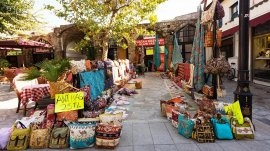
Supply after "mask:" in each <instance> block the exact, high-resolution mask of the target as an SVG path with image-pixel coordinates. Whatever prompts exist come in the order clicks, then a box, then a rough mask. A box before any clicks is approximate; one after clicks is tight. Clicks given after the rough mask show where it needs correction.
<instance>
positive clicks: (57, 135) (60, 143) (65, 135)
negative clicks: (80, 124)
mask: <svg viewBox="0 0 270 151" xmlns="http://www.w3.org/2000/svg"><path fill="white" fill-rule="evenodd" d="M68 141H69V128H68V127H67V126H66V125H65V124H64V122H62V125H60V126H58V125H57V123H55V124H54V126H53V128H52V131H51V136H50V142H49V148H55V149H58V148H67V147H68V144H69V142H68Z"/></svg>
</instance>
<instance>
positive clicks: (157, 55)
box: [154, 34, 160, 67]
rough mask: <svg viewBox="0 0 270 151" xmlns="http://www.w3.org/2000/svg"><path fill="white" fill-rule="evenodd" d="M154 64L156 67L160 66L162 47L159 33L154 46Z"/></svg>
mask: <svg viewBox="0 0 270 151" xmlns="http://www.w3.org/2000/svg"><path fill="white" fill-rule="evenodd" d="M154 64H155V66H156V67H159V66H160V47H159V44H158V35H157V34H156V42H155V46H154Z"/></svg>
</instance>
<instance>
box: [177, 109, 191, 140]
mask: <svg viewBox="0 0 270 151" xmlns="http://www.w3.org/2000/svg"><path fill="white" fill-rule="evenodd" d="M193 128H194V122H193V121H192V120H190V119H188V117H187V116H186V115H181V114H180V115H179V116H178V133H179V134H180V135H182V136H184V137H186V138H190V137H191V136H192V131H193Z"/></svg>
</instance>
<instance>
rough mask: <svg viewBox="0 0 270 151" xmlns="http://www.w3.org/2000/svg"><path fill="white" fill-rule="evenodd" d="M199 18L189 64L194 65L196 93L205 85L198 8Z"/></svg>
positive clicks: (201, 29)
mask: <svg viewBox="0 0 270 151" xmlns="http://www.w3.org/2000/svg"><path fill="white" fill-rule="evenodd" d="M198 11H199V17H198V20H197V23H196V31H195V36H194V41H193V46H192V51H191V57H190V63H192V64H193V65H194V72H193V73H194V75H193V83H194V88H195V89H196V90H197V91H200V90H202V87H203V85H204V84H205V80H204V67H205V48H204V28H203V26H202V25H201V24H200V23H201V12H202V11H201V8H200V7H199V9H198Z"/></svg>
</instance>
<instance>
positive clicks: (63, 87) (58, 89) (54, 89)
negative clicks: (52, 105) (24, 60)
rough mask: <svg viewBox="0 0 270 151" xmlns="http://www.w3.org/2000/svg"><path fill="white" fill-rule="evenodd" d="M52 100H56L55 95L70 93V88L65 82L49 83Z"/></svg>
mask: <svg viewBox="0 0 270 151" xmlns="http://www.w3.org/2000/svg"><path fill="white" fill-rule="evenodd" d="M49 85H50V95H51V98H52V99H54V98H55V94H60V93H65V92H69V86H70V84H68V83H67V82H65V81H56V82H49Z"/></svg>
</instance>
